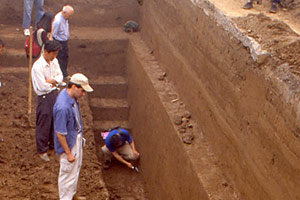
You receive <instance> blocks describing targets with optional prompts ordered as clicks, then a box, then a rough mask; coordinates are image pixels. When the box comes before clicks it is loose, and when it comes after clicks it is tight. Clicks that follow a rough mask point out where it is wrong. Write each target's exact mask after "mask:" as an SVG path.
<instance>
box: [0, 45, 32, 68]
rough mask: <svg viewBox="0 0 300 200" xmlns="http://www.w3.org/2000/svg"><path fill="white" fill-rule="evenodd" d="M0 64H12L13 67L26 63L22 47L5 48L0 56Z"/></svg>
mask: <svg viewBox="0 0 300 200" xmlns="http://www.w3.org/2000/svg"><path fill="white" fill-rule="evenodd" d="M0 63H1V66H11V64H14V66H15V67H22V66H24V65H27V64H28V59H27V57H26V53H25V50H24V49H22V48H19V49H15V48H6V47H5V49H4V51H3V54H2V55H1V56H0Z"/></svg>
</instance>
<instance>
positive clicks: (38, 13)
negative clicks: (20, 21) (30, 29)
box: [34, 0, 44, 28]
mask: <svg viewBox="0 0 300 200" xmlns="http://www.w3.org/2000/svg"><path fill="white" fill-rule="evenodd" d="M43 15H44V0H35V24H34V25H35V28H36V25H37V23H38V22H39V21H40V20H41V19H42V17H43Z"/></svg>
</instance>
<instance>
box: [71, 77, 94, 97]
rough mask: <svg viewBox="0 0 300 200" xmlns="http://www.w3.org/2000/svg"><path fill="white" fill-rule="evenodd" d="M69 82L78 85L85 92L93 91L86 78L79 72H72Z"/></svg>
mask: <svg viewBox="0 0 300 200" xmlns="http://www.w3.org/2000/svg"><path fill="white" fill-rule="evenodd" d="M70 82H72V83H75V84H78V85H80V86H81V87H82V89H84V90H85V91H86V92H93V91H94V90H93V88H92V87H91V86H90V85H89V80H88V78H87V77H86V76H85V75H83V74H81V73H76V74H73V75H72V77H71V79H70Z"/></svg>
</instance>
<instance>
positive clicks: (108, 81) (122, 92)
mask: <svg viewBox="0 0 300 200" xmlns="http://www.w3.org/2000/svg"><path fill="white" fill-rule="evenodd" d="M90 84H91V86H92V87H93V89H94V92H92V93H91V94H90V95H89V96H90V97H99V98H118V99H122V98H126V97H127V91H128V85H127V80H126V78H125V77H123V76H100V77H98V78H97V79H91V81H90Z"/></svg>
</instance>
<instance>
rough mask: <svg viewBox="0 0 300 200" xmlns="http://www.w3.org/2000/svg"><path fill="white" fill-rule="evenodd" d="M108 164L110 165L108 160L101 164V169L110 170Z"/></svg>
mask: <svg viewBox="0 0 300 200" xmlns="http://www.w3.org/2000/svg"><path fill="white" fill-rule="evenodd" d="M110 164H111V161H109V160H106V161H105V162H104V164H103V169H109V168H110Z"/></svg>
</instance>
